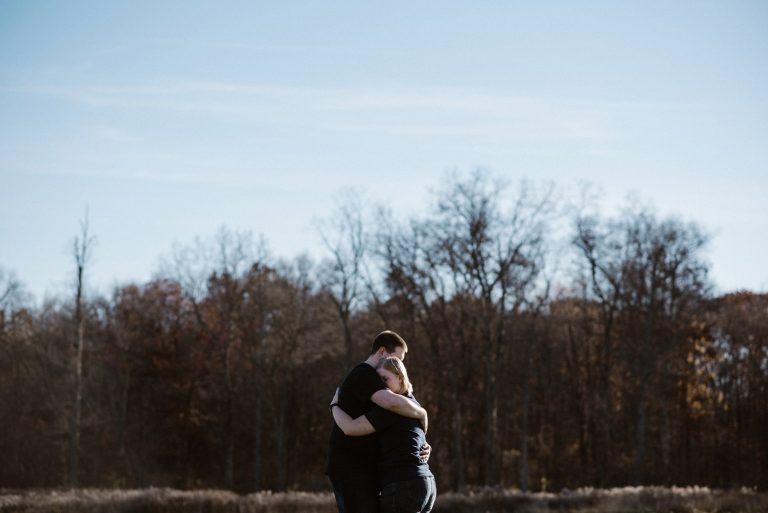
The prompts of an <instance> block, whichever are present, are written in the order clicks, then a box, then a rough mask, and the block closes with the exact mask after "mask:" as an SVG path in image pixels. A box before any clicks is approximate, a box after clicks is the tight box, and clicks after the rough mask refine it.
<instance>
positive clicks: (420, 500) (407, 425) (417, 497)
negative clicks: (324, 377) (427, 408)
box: [332, 357, 437, 513]
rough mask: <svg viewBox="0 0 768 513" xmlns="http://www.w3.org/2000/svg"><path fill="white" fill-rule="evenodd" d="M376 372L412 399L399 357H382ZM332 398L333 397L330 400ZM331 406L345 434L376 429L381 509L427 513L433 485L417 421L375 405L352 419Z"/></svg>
mask: <svg viewBox="0 0 768 513" xmlns="http://www.w3.org/2000/svg"><path fill="white" fill-rule="evenodd" d="M376 372H377V373H378V374H379V376H381V379H382V380H383V381H384V384H385V385H387V387H388V388H389V389H390V390H392V391H393V392H395V393H397V394H402V395H405V396H406V397H408V398H409V399H411V400H413V401H414V402H416V399H415V398H414V397H413V387H412V385H411V382H410V381H409V380H408V373H407V372H406V370H405V365H403V362H402V361H400V360H399V359H398V358H394V357H390V358H384V359H382V360H381V361H380V362H379V364H378V365H377V367H376ZM336 399H337V398H336V397H334V400H333V401H332V403H335V402H336ZM417 404H418V403H417ZM332 409H333V418H334V420H335V421H336V424H337V425H338V426H339V428H341V430H342V431H343V432H344V434H345V435H347V436H363V435H369V434H371V433H374V432H375V433H377V437H378V441H379V447H380V454H379V462H378V466H379V475H380V479H381V513H429V512H430V511H431V510H432V507H433V506H434V504H435V497H436V495H437V489H436V487H435V478H434V476H433V475H432V472H431V471H430V470H429V465H427V464H426V463H423V462H422V461H421V457H420V455H419V450H420V448H421V446H422V445H424V443H425V442H426V434H425V433H424V430H423V429H422V427H421V424H420V423H419V421H417V420H415V419H409V418H407V417H401V416H400V415H397V414H396V413H392V412H390V411H387V410H384V409H382V408H379V407H378V406H377V407H375V408H373V409H371V410H369V411H368V412H366V413H365V414H364V415H361V416H360V417H357V418H356V419H353V418H351V417H350V416H349V415H347V413H346V412H344V410H342V409H341V408H340V407H334V408H332Z"/></svg>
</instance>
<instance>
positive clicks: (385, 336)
mask: <svg viewBox="0 0 768 513" xmlns="http://www.w3.org/2000/svg"><path fill="white" fill-rule="evenodd" d="M382 347H383V348H384V349H386V350H387V353H389V354H393V353H394V352H395V348H397V347H402V348H403V349H404V350H405V352H408V344H406V343H405V340H403V337H401V336H400V335H398V334H397V333H395V332H394V331H389V330H386V331H382V332H381V333H379V334H378V335H376V338H374V339H373V345H371V354H373V353H375V352H376V351H378V350H379V349H380V348H382Z"/></svg>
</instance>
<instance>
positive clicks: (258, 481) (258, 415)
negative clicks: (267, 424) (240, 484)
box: [253, 392, 264, 492]
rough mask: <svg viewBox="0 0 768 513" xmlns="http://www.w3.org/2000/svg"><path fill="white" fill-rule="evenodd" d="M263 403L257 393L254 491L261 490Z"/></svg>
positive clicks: (254, 437)
mask: <svg viewBox="0 0 768 513" xmlns="http://www.w3.org/2000/svg"><path fill="white" fill-rule="evenodd" d="M262 408H263V404H262V399H261V394H260V393H259V392H257V393H256V404H255V405H254V408H253V491H254V492H258V491H260V490H261V459H262V454H261V436H262V432H261V430H262V422H263V418H264V415H263V412H262Z"/></svg>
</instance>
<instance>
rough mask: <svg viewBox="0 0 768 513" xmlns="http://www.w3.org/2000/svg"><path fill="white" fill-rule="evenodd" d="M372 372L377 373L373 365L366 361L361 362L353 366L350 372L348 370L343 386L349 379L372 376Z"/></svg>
mask: <svg viewBox="0 0 768 513" xmlns="http://www.w3.org/2000/svg"><path fill="white" fill-rule="evenodd" d="M371 374H376V371H375V370H374V368H373V367H371V366H370V365H368V364H367V363H365V362H362V363H359V364H357V365H355V366H354V367H352V368H351V369H350V370H349V372H347V375H346V377H345V378H344V381H343V382H342V384H341V386H342V387H343V386H344V384H346V383H347V382H349V381H355V380H357V379H360V378H365V377H369V376H371Z"/></svg>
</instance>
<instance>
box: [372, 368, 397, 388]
mask: <svg viewBox="0 0 768 513" xmlns="http://www.w3.org/2000/svg"><path fill="white" fill-rule="evenodd" d="M376 372H378V373H379V376H381V379H382V381H384V384H385V385H387V388H388V389H390V390H391V391H393V392H394V393H396V394H399V393H400V380H399V379H398V378H397V376H395V375H394V374H392V373H391V372H390V371H388V370H386V369H378V370H377V371H376Z"/></svg>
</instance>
